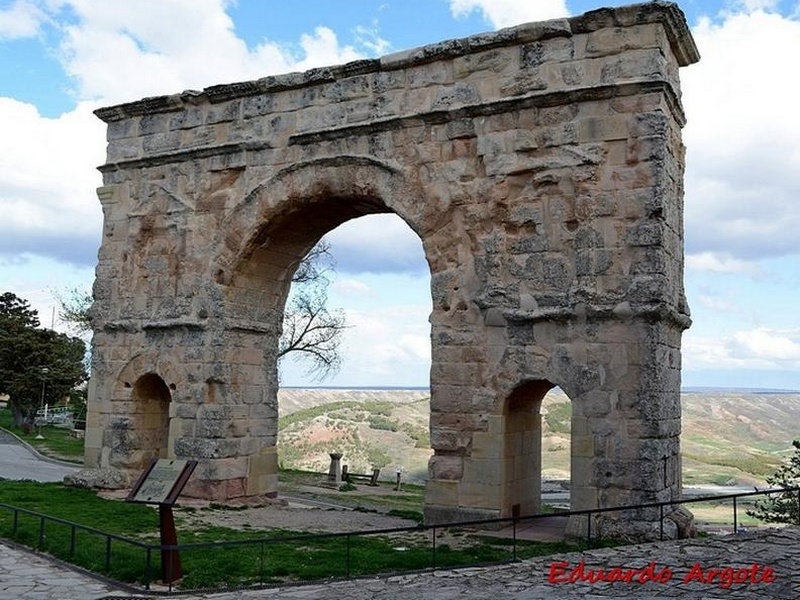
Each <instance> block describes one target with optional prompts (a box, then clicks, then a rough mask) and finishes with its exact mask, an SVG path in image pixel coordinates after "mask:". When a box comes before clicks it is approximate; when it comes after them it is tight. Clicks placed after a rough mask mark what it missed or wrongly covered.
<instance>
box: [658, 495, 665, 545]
mask: <svg viewBox="0 0 800 600" xmlns="http://www.w3.org/2000/svg"><path fill="white" fill-rule="evenodd" d="M658 527H659V530H660V533H659V536H660V539H661V541H662V542H663V541H664V505H663V504H661V505H659V507H658Z"/></svg>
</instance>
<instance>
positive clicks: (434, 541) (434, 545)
mask: <svg viewBox="0 0 800 600" xmlns="http://www.w3.org/2000/svg"><path fill="white" fill-rule="evenodd" d="M431 532H432V534H433V548H432V553H431V568H432V569H436V527H433V529H431Z"/></svg>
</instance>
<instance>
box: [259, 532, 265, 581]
mask: <svg viewBox="0 0 800 600" xmlns="http://www.w3.org/2000/svg"><path fill="white" fill-rule="evenodd" d="M258 582H259V583H264V542H263V541H262V542H261V557H260V558H259V562H258Z"/></svg>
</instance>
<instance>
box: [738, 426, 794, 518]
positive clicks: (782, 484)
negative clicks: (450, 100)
mask: <svg viewBox="0 0 800 600" xmlns="http://www.w3.org/2000/svg"><path fill="white" fill-rule="evenodd" d="M792 446H794V454H792V456H791V458H790V459H789V461H788V462H786V463H784V464H783V466H781V467H780V468H779V469H778V470H777V471H775V473H774V474H773V475H771V476H769V477H767V484H769V486H770V488H783V489H788V488H795V487H800V440H795V441H793V442H792ZM799 494H800V493H799V492H797V491H793V492H778V493H775V494H771V495H770V496H764V497H763V499H761V500H757V501H756V502H755V503H754V508H753V509H752V510H747V511H746V512H747V514H748V515H750V516H751V517H755V518H757V519H760V520H761V521H765V522H767V523H789V524H792V525H800V495H799Z"/></svg>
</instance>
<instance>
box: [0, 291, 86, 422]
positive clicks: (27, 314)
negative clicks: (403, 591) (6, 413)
mask: <svg viewBox="0 0 800 600" xmlns="http://www.w3.org/2000/svg"><path fill="white" fill-rule="evenodd" d="M85 352H86V345H85V344H84V343H83V340H81V339H79V338H74V337H70V336H68V335H65V334H63V333H57V332H55V331H52V330H50V329H40V328H39V317H38V313H37V312H36V310H34V309H32V308H31V307H30V304H29V303H28V301H27V300H23V299H21V298H18V297H17V296H16V295H15V294H13V293H11V292H5V293H4V294H2V296H0V391H1V392H3V393H6V394H8V395H9V398H10V401H9V405H10V407H11V412H12V414H13V416H14V423H15V424H16V425H17V426H19V425H21V424H22V423H23V422H25V421H31V420H32V419H33V416H34V415H35V414H36V411H37V410H38V409H39V408H40V405H41V404H42V403H43V402H44V403H47V404H55V403H57V402H58V401H60V400H62V399H63V398H64V397H65V396H67V395H68V394H70V392H71V391H72V390H73V389H74V388H75V387H76V386H77V385H79V384H81V383H83V382H84V381H86V370H85V369H84V366H83V358H84V354H85Z"/></svg>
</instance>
